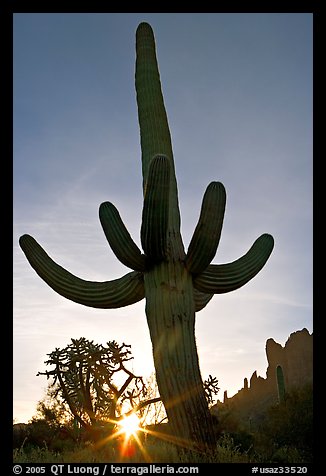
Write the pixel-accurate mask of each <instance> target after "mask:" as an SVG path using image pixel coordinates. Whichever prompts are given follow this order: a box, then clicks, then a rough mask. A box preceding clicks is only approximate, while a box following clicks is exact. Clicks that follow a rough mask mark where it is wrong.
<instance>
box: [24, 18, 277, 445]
mask: <svg viewBox="0 0 326 476" xmlns="http://www.w3.org/2000/svg"><path fill="white" fill-rule="evenodd" d="M135 83H136V96H137V105H138V119H139V126H140V138H141V150H142V172H143V193H144V204H143V213H142V224H141V233H140V235H141V244H142V248H143V252H144V254H142V252H141V250H140V249H139V248H138V246H137V245H136V244H135V243H134V241H133V240H132V238H131V236H130V234H129V232H128V230H127V228H126V227H125V225H124V224H123V222H122V219H121V217H120V215H119V212H118V210H117V209H116V208H115V207H114V205H112V204H111V203H110V202H105V203H102V205H101V206H100V211H99V215H100V221H101V224H102V227H103V230H104V233H105V236H106V238H107V240H108V242H109V244H110V246H111V248H112V250H113V252H114V253H115V255H116V256H117V257H118V259H119V260H120V261H121V262H122V263H123V264H125V265H126V266H128V267H129V268H131V269H132V270H133V271H132V272H131V273H128V274H126V275H125V276H123V277H121V278H119V279H116V280H112V281H107V282H102V283H98V282H90V281H85V280H82V279H80V278H78V277H76V276H74V275H72V274H71V273H69V272H68V271H66V270H65V269H64V268H62V267H61V266H59V265H58V264H56V263H55V262H54V261H53V260H52V259H51V258H50V257H49V256H48V255H47V253H46V252H45V251H44V250H43V248H42V247H41V246H40V245H39V244H38V243H37V242H36V241H35V240H34V238H32V237H30V236H29V235H24V236H22V237H21V238H20V246H21V247H22V249H23V251H24V253H25V254H26V257H27V259H28V260H29V262H30V264H31V266H32V267H33V268H34V269H35V271H36V272H37V273H38V274H39V276H40V277H41V278H42V279H43V280H44V281H45V282H46V283H48V284H49V286H50V287H52V288H53V289H54V290H55V291H56V292H58V293H59V294H61V295H62V296H64V297H66V298H68V299H70V300H72V301H75V302H78V303H81V304H84V305H86V306H91V307H98V308H115V307H121V306H127V305H129V304H133V303H135V302H137V301H139V300H141V299H143V298H145V299H146V307H145V311H146V318H147V323H148V327H149V331H150V337H151V341H152V346H153V357H154V365H155V370H156V378H157V383H158V387H159V392H160V396H161V398H162V401H163V403H164V405H165V408H166V411H167V415H168V419H169V423H170V425H171V428H172V432H173V435H174V437H175V438H177V440H178V441H182V445H184V446H185V445H186V446H190V447H194V446H195V447H196V448H200V449H206V448H207V446H210V447H211V446H214V444H215V432H214V426H213V421H212V418H211V415H210V412H209V409H208V406H207V402H206V397H205V392H204V387H203V381H202V378H201V374H200V368H199V361H198V354H197V347H196V339H195V332H194V329H195V312H198V311H200V310H201V309H203V308H204V307H205V306H206V305H207V303H208V302H209V301H210V300H211V299H212V296H213V295H214V294H220V293H226V292H230V291H233V290H235V289H237V288H239V287H241V286H243V285H244V284H245V283H247V282H248V281H249V280H250V279H252V278H253V277H254V276H255V275H256V274H257V273H258V272H259V271H260V270H261V268H262V267H263V266H264V264H265V263H266V261H267V259H268V257H269V256H270V254H271V252H272V249H273V245H274V240H273V238H272V236H271V235H268V234H264V235H262V236H260V237H259V238H258V239H257V240H256V241H255V243H254V244H253V245H252V247H251V248H250V249H249V251H248V252H247V253H246V254H245V255H244V256H243V257H241V258H239V259H237V260H236V261H233V262H231V263H227V264H210V263H211V261H212V259H213V258H214V256H215V253H216V250H217V247H218V244H219V240H220V235H221V230H222V224H223V218H224V211H225V201H226V193H225V189H224V186H223V185H222V184H221V183H220V182H212V183H210V185H209V186H208V187H207V189H206V192H205V194H204V197H203V202H202V207H201V212H200V217H199V220H198V224H197V226H196V229H195V231H194V234H193V237H192V239H191V242H190V245H189V248H188V252H187V254H186V253H185V250H184V246H183V241H182V237H181V233H180V212H179V203H178V190H177V181H176V176H175V168H174V159H173V152H172V145H171V136H170V131H169V126H168V120H167V115H166V111H165V107H164V101H163V95H162V89H161V82H160V75H159V71H158V64H157V59H156V52H155V41H154V34H153V31H152V29H151V27H150V25H148V24H147V23H141V24H140V25H139V26H138V28H137V32H136V77H135ZM225 397H226V398H227V395H226V394H225Z"/></svg>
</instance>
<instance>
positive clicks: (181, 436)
mask: <svg viewBox="0 0 326 476" xmlns="http://www.w3.org/2000/svg"><path fill="white" fill-rule="evenodd" d="M147 290H149V291H148V292H147ZM145 293H146V316H147V323H148V327H149V331H150V336H151V340H152V345H153V356H154V365H155V369H156V379H157V385H158V388H159V392H160V395H161V398H162V401H163V403H164V406H165V409H166V412H167V415H168V419H169V424H170V427H171V430H172V434H173V435H174V436H175V437H176V442H177V443H178V444H179V445H180V446H181V447H195V448H197V449H200V450H204V449H206V448H208V447H211V446H212V445H213V444H214V442H215V439H214V428H213V425H212V418H211V415H210V412H209V409H208V405H207V401H206V398H205V393H204V389H203V382H202V379H201V374H200V369H199V362H198V354H197V348H196V341H195V329H194V327H195V309H194V299H193V289H192V281H191V276H190V274H189V273H188V272H187V270H186V269H185V267H184V266H182V264H181V263H180V262H179V263H178V262H173V261H171V262H168V263H162V264H160V265H159V266H156V267H155V268H154V269H153V270H152V271H151V272H148V273H146V275H145Z"/></svg>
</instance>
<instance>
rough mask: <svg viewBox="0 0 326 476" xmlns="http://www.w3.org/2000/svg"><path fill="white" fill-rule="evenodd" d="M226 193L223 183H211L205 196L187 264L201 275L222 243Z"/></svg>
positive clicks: (195, 272)
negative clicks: (220, 242)
mask: <svg viewBox="0 0 326 476" xmlns="http://www.w3.org/2000/svg"><path fill="white" fill-rule="evenodd" d="M225 202H226V193H225V188H224V186H223V184H222V183H221V182H211V183H210V184H209V185H208V187H207V189H206V191H205V194H204V197H203V202H202V206H201V211H200V216H199V220H198V223H197V226H196V229H195V231H194V234H193V237H192V239H191V242H190V245H189V248H188V252H187V256H186V260H185V264H186V267H187V268H188V270H189V271H190V272H191V273H193V274H199V273H201V272H202V271H204V270H205V269H206V268H207V266H208V265H209V264H210V262H211V261H212V259H213V258H214V256H215V254H216V250H217V247H218V244H219V241H220V236H221V231H222V225H223V218H224V211H225Z"/></svg>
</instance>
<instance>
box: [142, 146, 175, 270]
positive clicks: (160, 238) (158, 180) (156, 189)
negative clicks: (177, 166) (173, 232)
mask: <svg viewBox="0 0 326 476" xmlns="http://www.w3.org/2000/svg"><path fill="white" fill-rule="evenodd" d="M169 190H170V160H169V158H168V157H166V156H164V155H156V156H155V157H153V159H152V161H151V163H150V166H149V171H148V180H147V185H146V189H145V194H144V205H143V214H142V224H141V230H140V237H141V243H142V246H143V250H144V252H145V254H146V256H148V258H150V260H151V261H153V262H159V261H162V260H163V259H164V258H165V257H166V252H167V232H168V221H169V195H170V193H169Z"/></svg>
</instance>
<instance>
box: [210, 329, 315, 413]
mask: <svg viewBox="0 0 326 476" xmlns="http://www.w3.org/2000/svg"><path fill="white" fill-rule="evenodd" d="M266 355H267V361H268V367H267V371H266V378H263V377H260V376H257V371H254V373H253V374H252V376H251V378H250V384H249V385H248V379H247V378H245V379H244V384H243V388H241V389H240V390H239V391H238V392H237V393H236V394H235V395H234V396H233V397H228V396H227V392H226V391H225V392H224V402H223V404H222V403H221V402H218V403H217V404H216V405H214V406H213V407H212V409H211V411H212V413H213V414H214V413H217V414H218V413H219V408H221V405H222V406H224V407H225V406H228V408H229V409H230V410H232V411H235V412H236V413H237V414H239V415H240V416H241V417H246V418H248V419H249V420H250V419H252V418H253V419H255V418H256V417H257V416H259V414H260V413H261V412H262V411H263V410H264V409H266V408H267V407H268V406H270V405H273V404H275V403H277V402H278V400H279V388H278V387H279V386H280V385H281V382H278V378H277V373H278V374H279V375H280V374H281V375H282V378H283V382H282V385H284V387H285V392H287V391H290V390H291V389H294V388H300V387H302V386H304V385H306V384H309V383H311V384H312V380H313V334H312V333H311V334H309V332H308V330H307V329H306V328H304V329H302V330H299V331H296V332H293V333H292V334H290V337H289V338H288V340H287V341H286V343H285V346H284V347H282V345H281V344H278V343H277V342H275V340H274V339H271V338H270V339H268V340H267V342H266ZM278 367H281V369H279V371H278V372H277V368H278Z"/></svg>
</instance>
